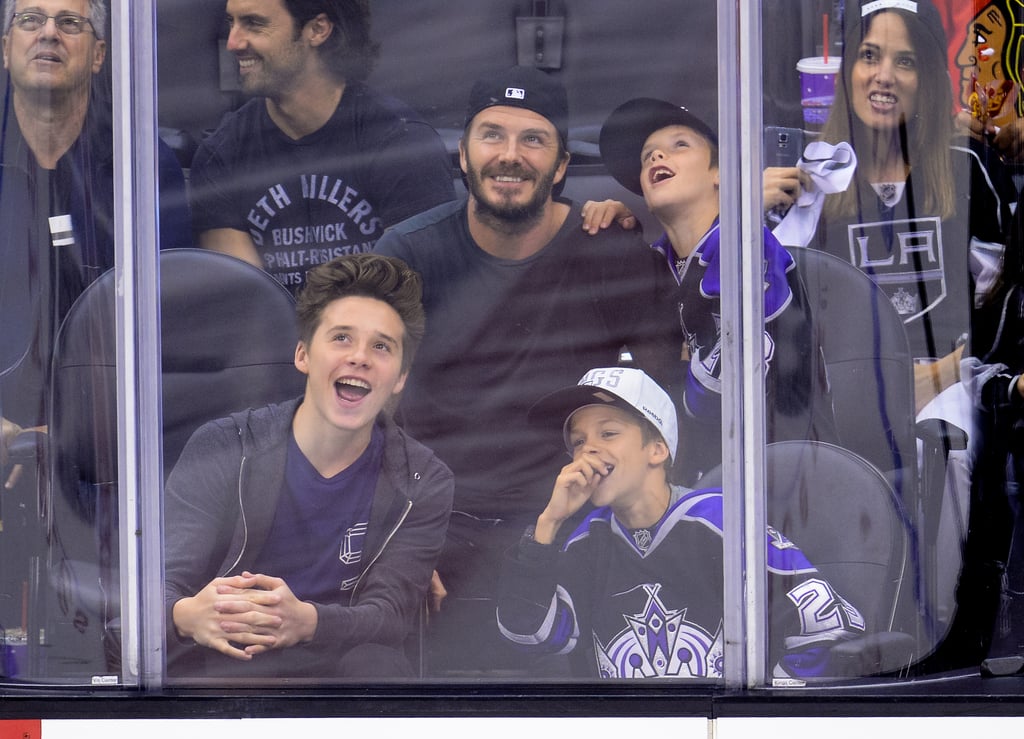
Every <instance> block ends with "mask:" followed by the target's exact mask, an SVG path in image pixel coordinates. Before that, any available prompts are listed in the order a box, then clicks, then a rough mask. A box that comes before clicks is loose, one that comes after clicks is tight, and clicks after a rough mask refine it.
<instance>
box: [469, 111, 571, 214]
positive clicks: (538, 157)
mask: <svg viewBox="0 0 1024 739" xmlns="http://www.w3.org/2000/svg"><path fill="white" fill-rule="evenodd" d="M459 157H460V162H461V165H462V171H463V172H465V173H466V182H467V186H468V189H469V193H470V196H471V197H472V199H473V202H474V211H475V213H476V214H477V215H480V216H483V217H484V218H487V217H490V218H493V219H496V220H499V221H505V222H511V223H517V222H531V221H533V220H535V219H537V218H539V217H540V215H541V213H543V211H544V208H545V207H546V206H547V205H548V203H549V202H550V201H551V191H552V188H553V187H554V185H555V183H557V182H559V181H561V179H562V178H563V177H564V176H565V170H566V167H567V166H568V163H569V159H568V157H567V156H564V155H563V154H562V151H561V147H560V145H559V139H558V132H557V131H556V130H555V127H554V126H553V125H552V124H551V122H550V121H549V120H548V119H547V118H545V117H544V116H542V115H540V114H538V113H534V112H533V111H532V110H526V109H524V108H515V107H510V106H494V107H491V108H485V109H484V110H482V111H480V112H479V113H478V114H477V115H476V116H475V117H474V118H473V120H472V121H471V122H470V125H469V128H468V129H467V130H466V135H465V136H464V137H463V139H462V141H461V142H460V143H459Z"/></svg>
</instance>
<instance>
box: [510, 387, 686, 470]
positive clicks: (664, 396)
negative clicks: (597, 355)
mask: <svg viewBox="0 0 1024 739" xmlns="http://www.w3.org/2000/svg"><path fill="white" fill-rule="evenodd" d="M591 405H599V406H600V405H612V406H616V407H618V408H622V409H624V410H627V411H630V412H633V413H639V414H640V415H641V416H643V417H644V418H646V419H647V420H648V421H650V422H651V423H652V424H653V425H654V428H655V429H657V431H658V433H660V434H661V437H662V438H663V439H664V440H665V444H667V445H668V449H669V452H670V453H671V454H672V459H673V460H674V459H675V458H676V447H677V446H678V440H679V429H678V426H677V422H676V408H675V405H674V404H673V403H672V399H671V398H670V397H669V395H668V393H666V392H665V391H664V390H663V389H662V388H661V386H660V385H658V383H656V382H655V381H654V380H652V379H651V378H650V376H648V375H647V373H645V372H643V371H642V370H638V369H633V368H632V367H599V368H597V369H592V370H590V371H589V372H587V374H585V375H583V377H581V378H580V381H579V382H578V383H577V384H576V385H574V386H572V387H566V388H562V389H561V390H556V391H554V392H553V393H549V394H548V395H545V396H544V397H543V398H541V399H540V400H538V401H537V402H536V403H534V404H533V406H532V407H531V408H530V410H529V412H528V414H527V419H528V420H529V422H530V423H531V424H533V425H538V426H540V425H543V426H549V425H553V424H554V423H561V424H562V436H563V438H564V440H565V446H566V447H567V448H569V449H570V451H571V448H572V447H571V443H570V441H569V420H570V419H571V418H572V415H573V413H575V412H576V411H578V410H579V409H580V408H584V407H586V406H591Z"/></svg>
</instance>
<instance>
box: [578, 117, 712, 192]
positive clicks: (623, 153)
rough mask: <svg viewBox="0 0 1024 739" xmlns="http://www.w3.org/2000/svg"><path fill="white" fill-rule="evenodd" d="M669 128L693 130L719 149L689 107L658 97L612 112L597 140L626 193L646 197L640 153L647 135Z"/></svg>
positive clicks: (607, 163) (609, 170) (603, 158)
mask: <svg viewBox="0 0 1024 739" xmlns="http://www.w3.org/2000/svg"><path fill="white" fill-rule="evenodd" d="M666 126H686V127H687V128H691V129H693V130H694V131H696V132H697V133H698V134H700V135H701V136H703V137H704V138H705V139H707V140H708V141H709V142H710V143H711V145H712V146H714V147H715V148H718V134H717V133H715V131H714V129H712V128H711V126H709V125H708V124H706V123H705V122H704V121H702V120H701V119H700V118H698V117H697V116H695V115H694V114H693V113H691V112H690V111H688V110H687V109H686V108H683V107H680V106H678V105H673V104H672V103H669V102H666V101H664V100H657V99H655V98H633V99H632V100H629V101H627V102H625V103H623V104H622V105H620V106H619V107H618V108H616V109H615V110H613V111H612V114H611V115H610V116H608V119H607V120H606V121H605V122H604V125H603V126H601V135H600V138H599V139H598V143H599V145H600V147H601V159H602V160H603V161H604V166H605V168H606V169H607V170H608V172H609V173H610V174H611V176H612V177H614V178H615V179H616V180H617V181H618V182H619V184H620V185H622V186H623V187H625V188H626V189H627V190H630V191H632V192H635V193H636V194H637V195H643V190H641V189H640V150H641V149H643V146H644V142H645V141H647V137H648V136H650V135H651V134H652V133H654V132H655V131H657V130H659V129H662V128H665V127H666Z"/></svg>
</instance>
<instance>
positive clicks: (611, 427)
mask: <svg viewBox="0 0 1024 739" xmlns="http://www.w3.org/2000/svg"><path fill="white" fill-rule="evenodd" d="M568 428H569V433H568V439H569V445H570V449H571V451H572V458H573V460H577V459H579V458H580V457H581V456H588V457H589V458H590V459H591V460H594V461H596V462H597V463H598V466H599V467H602V466H603V467H604V468H605V469H607V470H608V472H607V474H605V476H604V478H603V479H602V480H601V481H600V482H599V483H598V484H597V487H596V488H595V489H594V492H593V494H592V495H591V496H590V502H591V503H593V504H594V505H595V506H611V507H612V509H613V510H616V511H618V510H626V509H629V508H631V507H633V506H635V505H636V504H637V503H638V502H639V501H641V499H642V498H643V496H644V495H645V493H646V492H647V490H648V489H649V485H650V481H651V479H652V478H657V477H658V475H659V474H661V475H662V482H663V469H664V468H663V465H664V463H665V461H666V460H667V459H668V457H669V453H668V447H667V446H666V445H665V442H664V441H662V440H661V437H660V436H659V437H658V438H657V439H653V440H650V441H645V438H644V432H643V430H642V429H641V425H640V420H639V419H638V418H637V417H636V416H635V415H634V414H632V413H629V412H628V411H625V410H622V409H621V408H616V407H614V406H605V405H589V406H584V407H583V408H580V409H579V410H577V411H576V412H575V413H573V414H572V416H570V418H569V424H568Z"/></svg>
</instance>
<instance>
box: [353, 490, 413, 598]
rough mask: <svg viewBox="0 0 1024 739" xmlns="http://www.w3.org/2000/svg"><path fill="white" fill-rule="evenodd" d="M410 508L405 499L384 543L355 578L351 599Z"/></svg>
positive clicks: (409, 503)
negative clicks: (399, 514) (357, 577)
mask: <svg viewBox="0 0 1024 739" xmlns="http://www.w3.org/2000/svg"><path fill="white" fill-rule="evenodd" d="M411 510H412V501H411V500H407V501H406V502H405V508H404V509H403V510H402V515H401V516H399V517H398V520H397V521H396V522H395V525H394V526H393V527H392V528H391V531H390V532H388V535H387V537H386V538H385V539H384V543H383V544H381V546H380V549H378V550H377V553H376V554H375V555H373V559H371V560H370V561H369V562H368V563H367V565H366V567H364V568H363V572H362V574H360V575H359V579H358V580H356V584H355V586H354V587H353V588H352V600H353V601H354V600H355V599H356V595H357V594H358V593H359V586H360V585H362V584H363V578H364V577H366V573H367V572H369V571H370V568H371V567H373V565H374V564H375V563H376V562H377V560H378V559H380V555H382V554H383V553H384V550H385V549H387V548H388V544H390V543H391V540H392V539H393V538H395V534H396V533H398V529H399V528H401V526H402V524H403V523H405V519H406V518H408V517H409V511H411Z"/></svg>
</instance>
